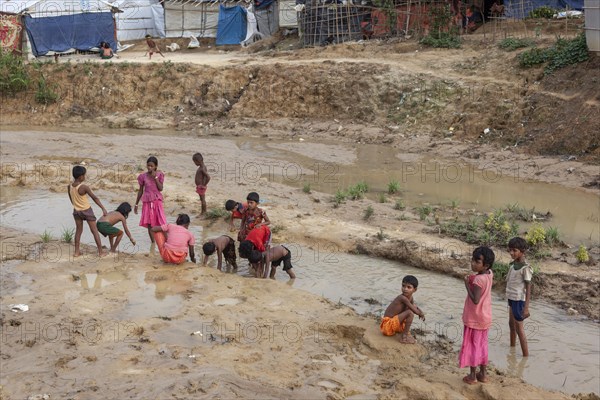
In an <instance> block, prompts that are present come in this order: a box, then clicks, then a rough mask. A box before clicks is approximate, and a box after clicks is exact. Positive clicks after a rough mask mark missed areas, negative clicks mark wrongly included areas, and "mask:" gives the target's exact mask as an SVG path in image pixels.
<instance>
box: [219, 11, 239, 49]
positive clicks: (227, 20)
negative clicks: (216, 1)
mask: <svg viewBox="0 0 600 400" xmlns="http://www.w3.org/2000/svg"><path fill="white" fill-rule="evenodd" d="M244 39H246V9H245V8H244V7H240V6H235V7H223V5H222V4H221V5H220V6H219V24H218V25H217V46H222V45H224V44H240V43H241V42H242V40H244Z"/></svg>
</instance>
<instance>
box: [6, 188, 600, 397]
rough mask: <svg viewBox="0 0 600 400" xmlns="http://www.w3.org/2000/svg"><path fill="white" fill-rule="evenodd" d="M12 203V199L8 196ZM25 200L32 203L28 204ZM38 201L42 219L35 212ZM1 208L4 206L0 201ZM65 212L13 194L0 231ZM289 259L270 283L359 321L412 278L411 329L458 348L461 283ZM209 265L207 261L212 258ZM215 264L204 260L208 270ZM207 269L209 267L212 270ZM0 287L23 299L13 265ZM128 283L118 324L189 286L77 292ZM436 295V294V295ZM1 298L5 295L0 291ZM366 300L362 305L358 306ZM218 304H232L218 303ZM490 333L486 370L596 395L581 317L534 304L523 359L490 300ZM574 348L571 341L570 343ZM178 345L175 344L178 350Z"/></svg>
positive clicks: (322, 255)
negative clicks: (420, 315)
mask: <svg viewBox="0 0 600 400" xmlns="http://www.w3.org/2000/svg"><path fill="white" fill-rule="evenodd" d="M9 197H11V196H9ZM26 198H28V199H31V198H36V201H35V203H34V202H33V201H32V200H26ZM39 199H43V201H44V204H46V207H47V208H46V209H53V210H54V212H52V213H48V212H45V210H40V208H39V207H38V206H37V204H39ZM3 200H4V199H3ZM70 211H71V208H70V204H69V202H68V200H67V199H65V198H64V196H60V195H58V194H50V193H36V194H35V196H33V195H32V193H31V192H27V197H23V198H22V199H21V200H20V201H19V194H18V193H13V195H12V197H11V198H10V199H9V200H8V201H3V202H2V213H1V217H2V223H3V225H5V226H10V227H15V228H22V229H25V230H27V231H30V232H33V233H42V232H43V231H44V229H49V230H53V231H56V233H57V234H58V233H59V231H60V228H61V227H62V225H61V224H63V223H64V221H65V218H64V216H65V215H70ZM137 218H138V217H137V216H135V215H132V216H131V217H130V221H129V224H130V226H131V228H132V230H133V231H134V233H133V234H134V235H135V236H136V237H139V238H140V242H141V243H140V245H139V249H137V250H136V251H139V252H141V253H145V252H146V251H147V249H148V247H149V241H148V239H147V234H146V231H145V229H143V228H140V227H137ZM194 234H195V235H196V238H197V239H198V241H199V243H200V242H201V241H202V240H204V239H205V238H207V237H212V236H215V235H216V234H217V232H210V231H201V230H200V229H199V228H198V227H195V230H194ZM82 241H83V242H87V243H93V242H92V240H91V235H88V236H84V238H83V240H82ZM288 247H289V248H290V250H291V251H292V254H293V264H294V270H295V273H296V275H297V277H298V278H297V279H296V280H295V281H288V280H287V274H285V273H284V272H283V271H281V269H278V274H277V279H278V280H283V281H287V282H288V284H290V286H292V287H294V288H297V289H301V290H306V291H309V292H311V293H314V294H317V295H320V296H324V297H326V298H328V299H330V300H332V301H335V302H338V301H339V302H341V303H343V304H347V305H349V306H351V307H353V308H354V309H355V310H356V311H357V312H359V313H365V312H370V313H374V314H376V315H381V314H382V313H383V311H384V310H385V307H386V306H387V305H388V304H389V302H390V301H391V300H392V299H393V298H394V297H395V296H396V295H397V294H398V293H399V288H400V286H401V280H402V277H403V276H404V275H406V274H413V275H415V276H417V277H418V278H419V281H420V284H419V290H418V291H417V293H416V295H415V299H416V302H417V303H418V304H419V306H420V307H421V308H422V309H423V310H424V311H425V313H426V315H427V320H426V321H425V322H422V321H417V322H416V323H415V325H414V326H415V327H416V328H421V329H422V330H423V331H425V332H427V336H428V337H430V338H434V337H435V335H438V334H443V335H445V336H447V337H449V338H450V339H453V340H455V346H456V349H457V351H458V348H459V346H460V343H461V340H462V339H461V333H462V322H461V312H462V307H463V304H464V299H465V296H466V294H465V291H464V285H463V284H462V282H461V281H459V280H457V279H455V278H451V277H447V276H444V275H441V274H437V273H432V272H428V271H424V270H418V269H415V268H412V267H409V266H406V265H403V264H400V263H397V262H392V261H388V260H380V259H374V258H369V257H365V256H356V255H349V254H346V253H341V252H338V251H336V250H335V249H333V248H327V249H323V248H319V245H318V244H317V243H315V244H314V245H313V246H312V247H306V246H299V245H289V246H288ZM213 258H214V257H213ZM214 262H215V260H214V259H213V260H211V263H212V264H214ZM212 266H213V267H214V265H212ZM0 272H1V276H0V277H1V278H2V282H3V283H5V282H8V281H14V282H17V283H18V285H16V286H15V285H12V287H10V288H8V287H6V288H5V287H4V286H3V289H8V291H9V292H13V291H15V290H16V291H27V286H28V283H27V282H29V281H28V280H27V277H25V276H22V275H20V274H18V273H17V272H16V271H15V268H14V265H10V264H4V265H3V267H2V268H1V269H0ZM238 274H240V275H242V276H250V272H249V271H248V268H247V265H246V263H245V262H240V269H239V271H238ZM126 279H127V280H135V281H136V282H137V288H136V289H135V290H134V291H132V292H131V293H129V295H128V301H127V305H126V306H125V308H124V310H123V312H122V317H123V318H124V319H128V318H129V319H131V318H135V317H140V316H143V317H160V316H169V315H173V314H174V313H177V312H178V310H179V309H180V307H181V304H182V299H183V296H184V293H185V291H186V290H187V289H188V288H189V287H191V285H192V282H191V281H187V280H185V279H183V278H181V276H180V273H179V271H178V270H153V271H148V272H145V273H142V272H131V273H128V275H124V274H122V273H119V272H110V273H102V272H99V273H97V274H83V275H82V276H80V280H79V281H75V282H73V285H74V287H73V288H72V289H75V288H76V287H82V288H84V289H86V290H98V291H101V290H102V289H103V288H104V287H106V286H108V285H112V284H118V283H119V282H121V281H123V280H126ZM441 288H443V290H441ZM4 293H6V291H4ZM365 300H368V301H365ZM222 301H225V302H228V301H235V298H232V299H223V300H222ZM492 306H493V314H494V325H493V326H492V328H491V330H490V360H491V362H492V364H493V365H495V366H496V367H498V368H501V369H504V370H505V371H507V373H509V374H514V375H517V376H519V377H522V378H523V379H524V380H526V381H527V382H530V383H532V384H534V385H537V386H541V387H544V388H547V389H552V390H561V391H565V392H570V393H578V392H596V393H600V373H599V368H600V362H599V360H600V343H599V342H598V337H599V333H598V325H597V324H596V323H593V322H591V321H589V320H586V319H585V318H582V317H570V316H567V315H566V314H565V312H564V311H562V310H559V309H557V308H556V307H553V306H551V305H548V304H545V303H543V302H537V301H536V302H533V304H532V305H531V313H532V317H531V318H529V319H528V320H527V322H526V324H525V327H526V330H527V334H528V339H529V348H530V353H531V356H530V357H529V358H527V359H523V358H522V357H521V356H520V350H515V349H510V348H509V346H508V340H509V339H508V332H507V318H508V313H507V309H506V305H505V301H504V300H502V298H501V297H500V296H499V295H494V297H493V305H492ZM181 329H182V330H181V332H179V333H182V332H185V335H184V336H185V337H186V339H185V340H189V341H190V343H195V342H197V340H196V339H195V338H190V337H189V332H193V331H195V330H197V327H196V325H195V324H194V322H193V321H192V322H190V324H189V326H187V325H186V326H183V327H182V328H181ZM574 337H576V338H577V340H576V341H574V340H573V338H574ZM161 340H163V341H164V342H165V343H167V344H168V343H171V342H173V344H176V343H177V340H179V341H181V335H179V334H176V333H173V334H166V333H165V337H163V338H162V339H161ZM179 344H180V345H181V343H179Z"/></svg>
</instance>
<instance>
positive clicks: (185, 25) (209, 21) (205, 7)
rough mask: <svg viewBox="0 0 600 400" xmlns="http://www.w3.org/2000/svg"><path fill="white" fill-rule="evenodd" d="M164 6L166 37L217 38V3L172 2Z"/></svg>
mask: <svg viewBox="0 0 600 400" xmlns="http://www.w3.org/2000/svg"><path fill="white" fill-rule="evenodd" d="M232 4H233V3H232ZM164 6H165V34H166V36H167V37H190V36H195V37H213V38H214V37H217V26H218V25H219V3H215V2H208V1H193V2H189V1H174V0H172V1H168V2H166V3H164Z"/></svg>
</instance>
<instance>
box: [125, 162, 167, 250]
mask: <svg viewBox="0 0 600 400" xmlns="http://www.w3.org/2000/svg"><path fill="white" fill-rule="evenodd" d="M146 168H148V172H145V173H143V174H140V175H139V176H138V178H137V180H138V183H139V184H140V188H139V190H138V194H137V199H136V201H135V207H134V208H133V212H134V213H136V214H137V213H138V203H139V202H140V199H141V200H142V216H141V217H140V226H145V227H146V228H148V235H149V236H150V240H151V241H152V243H154V236H153V235H152V232H151V228H152V227H153V226H161V225H165V224H166V223H167V218H166V217H165V211H164V209H163V197H162V194H161V193H160V192H162V190H163V183H164V181H165V174H163V173H162V171H159V170H158V169H157V168H158V160H157V159H156V157H150V158H148V161H146Z"/></svg>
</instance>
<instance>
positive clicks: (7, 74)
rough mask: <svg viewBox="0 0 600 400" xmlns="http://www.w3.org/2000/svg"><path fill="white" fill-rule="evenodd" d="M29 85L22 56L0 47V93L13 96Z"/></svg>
mask: <svg viewBox="0 0 600 400" xmlns="http://www.w3.org/2000/svg"><path fill="white" fill-rule="evenodd" d="M28 86H29V74H28V73H27V69H26V67H25V64H24V63H23V58H22V57H19V56H14V55H13V54H12V53H10V52H8V51H3V50H2V49H1V48H0V93H1V94H6V95H10V96H13V95H15V94H16V93H18V92H21V91H23V90H26V89H27V87H28Z"/></svg>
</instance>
